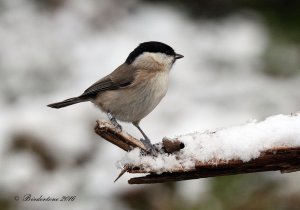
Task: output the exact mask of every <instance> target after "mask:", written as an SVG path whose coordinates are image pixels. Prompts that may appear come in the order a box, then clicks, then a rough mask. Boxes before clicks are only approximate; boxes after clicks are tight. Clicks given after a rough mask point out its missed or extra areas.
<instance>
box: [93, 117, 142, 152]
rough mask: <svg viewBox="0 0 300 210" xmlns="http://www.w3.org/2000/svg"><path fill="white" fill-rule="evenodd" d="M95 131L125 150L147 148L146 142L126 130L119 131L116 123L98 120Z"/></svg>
mask: <svg viewBox="0 0 300 210" xmlns="http://www.w3.org/2000/svg"><path fill="white" fill-rule="evenodd" d="M96 123H97V125H96V126H95V132H96V133H97V134H98V135H99V136H101V137H102V138H103V139H105V140H107V141H109V142H110V143H113V144H114V145H116V146H118V147H120V148H121V149H123V150H125V151H127V152H128V151H130V150H132V149H134V148H136V147H138V148H141V149H142V150H146V147H145V146H144V144H143V143H142V142H141V141H139V140H138V139H136V138H134V137H132V136H131V135H129V134H128V133H126V132H125V131H118V130H117V129H116V128H115V126H114V125H112V124H111V123H109V122H107V121H99V120H97V121H96Z"/></svg>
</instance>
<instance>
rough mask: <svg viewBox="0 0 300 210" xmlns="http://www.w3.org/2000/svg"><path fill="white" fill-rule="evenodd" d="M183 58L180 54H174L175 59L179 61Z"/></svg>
mask: <svg viewBox="0 0 300 210" xmlns="http://www.w3.org/2000/svg"><path fill="white" fill-rule="evenodd" d="M183 57H184V56H183V55H180V54H177V53H176V54H175V59H180V58H183Z"/></svg>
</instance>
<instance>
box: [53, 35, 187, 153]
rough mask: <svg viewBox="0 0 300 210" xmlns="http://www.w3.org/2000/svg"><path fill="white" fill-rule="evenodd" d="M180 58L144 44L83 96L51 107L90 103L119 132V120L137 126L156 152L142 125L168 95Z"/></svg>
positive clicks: (160, 47) (158, 46)
mask: <svg viewBox="0 0 300 210" xmlns="http://www.w3.org/2000/svg"><path fill="white" fill-rule="evenodd" d="M180 58H183V56H182V55H180V54H177V53H175V51H174V50H173V48H172V47H170V46H168V45H166V44H164V43H161V42H155V41H150V42H144V43H141V44H140V45H139V46H138V47H137V48H135V49H134V50H133V51H132V52H131V53H130V54H129V56H128V57H127V59H126V61H125V63H123V64H122V65H120V66H119V67H118V68H117V69H116V70H114V71H113V72H112V73H111V74H109V75H107V76H105V77H103V78H102V79H100V80H98V81H97V82H95V83H94V84H93V85H91V86H90V87H89V88H88V89H86V90H85V91H84V92H83V93H82V94H81V95H80V96H78V97H73V98H69V99H66V100H64V101H62V102H58V103H53V104H49V105H48V106H49V107H52V108H57V109H59V108H62V107H65V106H70V105H73V104H76V103H80V102H85V101H90V102H92V103H94V104H95V105H96V106H97V107H99V108H100V109H101V110H102V111H104V112H106V113H107V116H108V118H109V120H110V121H111V123H112V124H113V125H114V126H115V127H116V128H118V129H119V130H122V127H121V126H120V125H119V123H118V122H117V120H120V121H124V122H131V123H132V124H133V125H134V126H136V127H137V128H138V129H139V131H140V132H141V133H142V135H143V137H144V139H141V141H142V142H143V143H144V145H145V146H146V148H147V149H148V151H149V152H152V153H153V152H154V151H155V149H154V147H153V145H152V144H151V142H150V140H149V138H148V137H147V136H146V134H145V133H144V132H143V130H142V129H141V128H140V126H139V124H140V121H141V120H142V119H143V118H144V117H146V116H147V115H148V114H149V113H150V112H151V111H152V110H153V109H154V108H155V107H156V106H157V105H158V103H159V102H160V101H161V99H162V98H163V97H164V96H165V94H166V93H167V89H168V82H169V72H170V70H171V68H172V66H173V64H174V63H175V61H176V60H177V59H180Z"/></svg>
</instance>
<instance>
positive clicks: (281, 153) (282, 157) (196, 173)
mask: <svg viewBox="0 0 300 210" xmlns="http://www.w3.org/2000/svg"><path fill="white" fill-rule="evenodd" d="M277 170H279V171H281V173H289V172H294V171H299V170H300V147H297V148H290V147H287V148H277V149H272V150H267V151H265V152H263V153H262V154H261V155H260V156H259V157H258V158H256V159H253V160H251V161H249V162H243V161H241V160H231V161H227V162H225V161H218V162H217V163H213V164H212V163H201V162H197V163H196V166H195V169H193V170H188V171H184V170H178V171H175V172H172V173H162V174H159V175H157V174H154V173H152V174H150V175H147V176H143V177H136V178H131V179H130V180H129V181H128V182H129V184H151V183H162V182H171V181H181V180H189V179H199V178H205V177H216V176H225V175H234V174H244V173H254V172H262V171H277ZM128 172H129V173H146V172H145V171H143V169H138V168H135V169H131V170H129V171H128Z"/></svg>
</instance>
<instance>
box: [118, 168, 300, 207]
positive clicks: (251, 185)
mask: <svg viewBox="0 0 300 210" xmlns="http://www.w3.org/2000/svg"><path fill="white" fill-rule="evenodd" d="M271 173H272V172H271ZM210 181H211V187H210V191H208V192H206V194H204V195H203V197H199V200H198V202H195V203H189V202H188V201H184V200H183V199H182V198H180V196H178V195H177V194H176V190H177V189H176V184H175V183H167V184H156V185H151V186H149V185H146V186H145V187H144V188H139V189H134V190H129V191H126V192H123V193H122V194H119V195H118V197H119V199H120V200H121V201H122V202H125V203H126V205H128V206H129V207H130V208H131V209H135V210H152V209H156V210H196V209H205V210H219V209H220V210H240V209H243V210H261V209H263V210H274V209H276V210H298V209H299V206H300V195H299V194H293V193H292V194H291V193H283V194H284V196H282V195H279V191H280V190H281V191H282V189H284V187H285V186H284V185H283V184H282V183H281V184H279V182H278V181H277V180H276V179H275V180H274V179H270V178H268V173H264V174H263V173H260V174H244V175H234V176H225V177H215V178H210ZM195 184H196V183H195ZM199 187H201V185H199Z"/></svg>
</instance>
